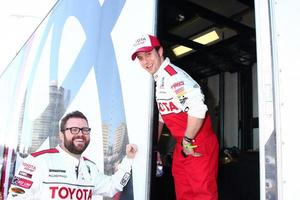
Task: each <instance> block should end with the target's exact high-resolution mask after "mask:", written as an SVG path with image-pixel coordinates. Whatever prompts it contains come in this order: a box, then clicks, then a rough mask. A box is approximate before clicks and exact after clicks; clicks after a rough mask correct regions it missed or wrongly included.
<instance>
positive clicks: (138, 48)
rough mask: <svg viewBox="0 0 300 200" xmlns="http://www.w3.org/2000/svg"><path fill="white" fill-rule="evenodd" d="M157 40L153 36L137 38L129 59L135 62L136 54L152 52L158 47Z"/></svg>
mask: <svg viewBox="0 0 300 200" xmlns="http://www.w3.org/2000/svg"><path fill="white" fill-rule="evenodd" d="M160 46H161V45H160V43H159V40H158V39H157V37H155V36H153V35H148V34H147V35H142V36H141V37H139V38H138V39H137V40H136V41H135V42H134V44H133V51H132V52H133V53H132V55H131V59H132V60H135V58H136V54H137V53H138V52H149V51H152V50H153V49H154V48H155V47H160Z"/></svg>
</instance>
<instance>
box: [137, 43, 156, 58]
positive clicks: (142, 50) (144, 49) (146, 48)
mask: <svg viewBox="0 0 300 200" xmlns="http://www.w3.org/2000/svg"><path fill="white" fill-rule="evenodd" d="M153 49H154V47H149V46H148V47H141V48H139V49H137V50H135V52H134V53H133V54H132V56H131V60H135V58H136V55H137V53H139V52H149V51H152V50H153Z"/></svg>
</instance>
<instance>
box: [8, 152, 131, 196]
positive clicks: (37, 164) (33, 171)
mask: <svg viewBox="0 0 300 200" xmlns="http://www.w3.org/2000/svg"><path fill="white" fill-rule="evenodd" d="M131 164H132V160H131V159H128V158H124V159H123V161H122V163H121V164H120V166H119V167H118V171H117V172H116V173H115V174H114V175H112V176H106V175H104V174H102V173H100V172H99V171H98V168H97V166H96V164H95V163H93V162H92V161H90V160H88V159H86V158H85V157H83V156H81V158H80V160H78V159H76V158H75V157H73V156H71V155H69V154H68V153H67V152H65V151H64V150H63V149H61V148H60V146H57V147H56V148H52V149H48V150H43V151H39V152H36V153H32V154H31V155H29V157H27V158H26V159H25V160H24V162H23V163H22V164H21V166H20V168H19V169H18V170H17V172H16V174H15V176H14V178H13V180H12V183H11V186H10V189H9V195H8V200H10V199H22V200H26V199H30V200H33V199H43V200H45V199H73V200H77V199H82V200H88V199H92V196H93V195H102V196H109V197H112V196H113V195H114V194H115V193H117V192H118V191H122V190H123V187H124V186H125V185H126V184H127V182H128V180H129V178H130V174H131Z"/></svg>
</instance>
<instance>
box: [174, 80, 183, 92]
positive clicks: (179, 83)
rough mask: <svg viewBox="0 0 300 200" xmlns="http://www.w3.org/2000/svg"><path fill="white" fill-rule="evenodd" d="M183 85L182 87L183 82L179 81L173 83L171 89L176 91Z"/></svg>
mask: <svg viewBox="0 0 300 200" xmlns="http://www.w3.org/2000/svg"><path fill="white" fill-rule="evenodd" d="M183 85H184V82H183V81H179V82H176V83H174V84H173V85H172V86H171V88H172V89H173V90H176V88H178V87H181V86H183Z"/></svg>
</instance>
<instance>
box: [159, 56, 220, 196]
mask: <svg viewBox="0 0 300 200" xmlns="http://www.w3.org/2000/svg"><path fill="white" fill-rule="evenodd" d="M153 76H154V80H155V82H156V102H157V105H158V109H159V113H160V121H161V122H164V123H165V124H166V126H167V127H168V129H169V130H170V132H171V134H172V136H173V137H174V138H175V140H176V145H175V149H174V153H173V163H172V174H173V177H174V182H175V191H176V199H177V200H217V199H218V191H217V173H218V156H219V153H218V152H219V146H218V141H217V138H216V135H215V133H214V131H213V129H212V127H211V121H210V117H209V116H208V114H207V106H206V105H205V104H204V95H203V94H202V91H201V88H200V86H199V85H198V84H197V82H195V81H194V80H193V79H192V78H191V77H190V76H189V75H188V74H187V73H186V72H184V71H183V70H182V69H180V68H178V67H176V66H175V65H173V64H171V63H170V60H169V59H168V58H166V59H165V61H164V62H163V63H162V65H161V66H160V68H159V69H158V71H157V72H156V73H155V74H154V75H153ZM188 115H190V116H193V117H197V118H201V119H204V121H203V124H202V127H201V128H200V130H199V131H198V133H197V135H196V137H195V138H194V139H195V140H194V142H193V145H197V146H198V147H197V148H195V149H194V150H195V152H197V153H200V154H201V156H200V157H194V156H187V157H184V156H183V155H182V145H181V142H182V139H183V136H184V133H185V130H186V127H187V117H188Z"/></svg>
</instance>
